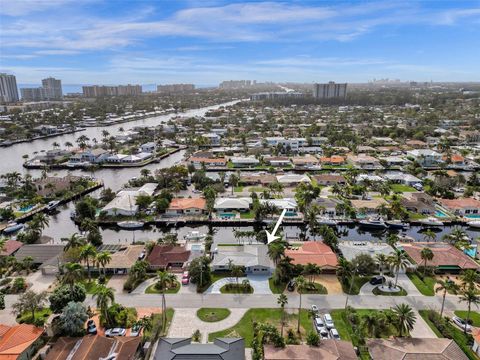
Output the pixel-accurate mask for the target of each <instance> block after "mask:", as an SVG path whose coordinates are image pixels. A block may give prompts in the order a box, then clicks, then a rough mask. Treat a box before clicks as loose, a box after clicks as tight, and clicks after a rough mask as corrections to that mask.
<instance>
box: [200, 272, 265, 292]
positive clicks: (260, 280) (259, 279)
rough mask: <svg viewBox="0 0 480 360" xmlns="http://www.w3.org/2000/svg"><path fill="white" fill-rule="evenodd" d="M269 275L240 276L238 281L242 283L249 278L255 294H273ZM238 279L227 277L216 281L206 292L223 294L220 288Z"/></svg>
mask: <svg viewBox="0 0 480 360" xmlns="http://www.w3.org/2000/svg"><path fill="white" fill-rule="evenodd" d="M269 277H270V276H269V275H247V277H240V278H238V283H239V284H241V283H242V281H243V280H245V279H248V281H249V282H250V285H251V286H252V287H253V293H254V294H264V295H266V294H269V295H271V294H272V291H271V290H270V286H269V285H268V278H269ZM235 283H236V279H235V278H233V277H226V278H223V279H220V280H218V281H216V282H214V283H213V284H212V285H210V287H209V288H208V289H207V290H206V291H205V294H221V293H220V289H221V288H222V287H223V286H225V285H227V284H235Z"/></svg>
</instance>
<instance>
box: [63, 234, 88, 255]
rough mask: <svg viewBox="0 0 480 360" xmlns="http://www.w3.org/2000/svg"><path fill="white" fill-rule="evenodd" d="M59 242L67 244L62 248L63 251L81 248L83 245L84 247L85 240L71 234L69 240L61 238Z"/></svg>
mask: <svg viewBox="0 0 480 360" xmlns="http://www.w3.org/2000/svg"><path fill="white" fill-rule="evenodd" d="M61 240H62V241H66V242H67V244H66V245H65V247H64V248H63V251H67V250H70V249H74V248H78V247H82V246H83V245H85V239H84V238H83V237H81V236H80V235H78V234H77V233H73V234H72V235H70V237H69V238H62V239H61Z"/></svg>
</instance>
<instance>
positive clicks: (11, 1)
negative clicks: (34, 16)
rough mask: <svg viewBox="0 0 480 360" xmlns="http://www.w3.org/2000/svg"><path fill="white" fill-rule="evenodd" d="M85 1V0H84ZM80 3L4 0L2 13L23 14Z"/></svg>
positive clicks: (63, 0)
mask: <svg viewBox="0 0 480 360" xmlns="http://www.w3.org/2000/svg"><path fill="white" fill-rule="evenodd" d="M83 1H84V2H85V0H83ZM75 3H78V1H75V0H2V2H1V6H0V14H3V15H8V16H21V15H27V14H30V13H35V12H40V11H46V10H49V9H51V8H58V7H61V6H65V5H72V4H75Z"/></svg>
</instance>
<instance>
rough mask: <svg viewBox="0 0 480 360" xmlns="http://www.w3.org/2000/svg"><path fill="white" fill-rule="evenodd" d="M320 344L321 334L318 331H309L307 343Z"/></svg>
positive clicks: (311, 344)
mask: <svg viewBox="0 0 480 360" xmlns="http://www.w3.org/2000/svg"><path fill="white" fill-rule="evenodd" d="M319 344H320V336H319V335H318V333H317V332H316V331H309V332H308V334H307V345H310V346H318V345H319Z"/></svg>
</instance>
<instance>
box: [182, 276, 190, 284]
mask: <svg viewBox="0 0 480 360" xmlns="http://www.w3.org/2000/svg"><path fill="white" fill-rule="evenodd" d="M189 283H190V278H188V277H184V278H182V285H188V284H189Z"/></svg>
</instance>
